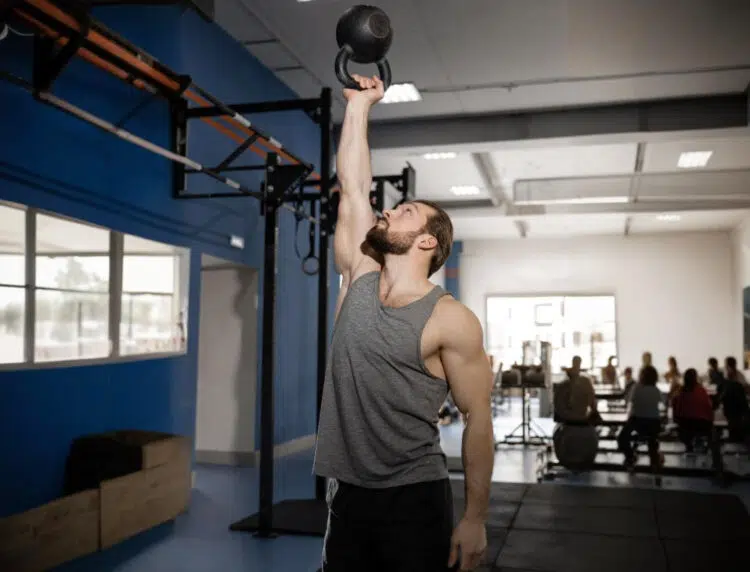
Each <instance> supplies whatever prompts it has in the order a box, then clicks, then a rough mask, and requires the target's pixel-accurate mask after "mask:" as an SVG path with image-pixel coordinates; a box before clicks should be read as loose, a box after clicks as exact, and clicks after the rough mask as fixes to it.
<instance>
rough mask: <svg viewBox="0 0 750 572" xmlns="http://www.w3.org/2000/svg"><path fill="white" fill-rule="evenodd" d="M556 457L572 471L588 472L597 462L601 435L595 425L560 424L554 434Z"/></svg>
mask: <svg viewBox="0 0 750 572" xmlns="http://www.w3.org/2000/svg"><path fill="white" fill-rule="evenodd" d="M552 443H553V445H554V449H555V455H556V456H557V459H558V460H559V461H560V464H561V465H562V466H563V467H565V468H566V469H569V470H571V471H576V472H577V471H588V470H589V469H591V467H592V466H593V464H594V461H595V460H596V454H597V450H598V448H599V435H598V434H597V431H596V427H594V426H593V425H566V424H564V423H561V424H559V425H558V426H557V427H556V428H555V431H554V433H553V434H552Z"/></svg>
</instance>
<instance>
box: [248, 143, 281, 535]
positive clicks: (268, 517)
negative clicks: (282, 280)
mask: <svg viewBox="0 0 750 572" xmlns="http://www.w3.org/2000/svg"><path fill="white" fill-rule="evenodd" d="M277 163H278V159H277V155H276V154H275V153H269V154H268V156H267V158H266V183H265V196H264V198H263V199H262V201H263V203H262V206H263V211H264V220H265V242H264V248H265V253H264V256H263V334H262V335H263V351H262V354H261V355H262V357H261V360H262V361H261V383H260V426H261V430H260V495H259V496H260V498H259V510H258V520H259V522H258V530H257V532H256V533H255V536H258V537H260V538H272V537H273V534H272V532H271V529H272V527H273V441H274V398H273V397H274V396H273V393H274V353H275V352H274V349H275V343H274V342H275V323H274V318H275V313H276V312H275V310H276V272H277V268H276V245H277V242H278V234H279V228H278V208H279V204H280V202H279V201H278V199H277V197H278V196H280V195H279V192H280V190H283V189H275V188H274V187H273V185H272V184H270V183H269V181H270V180H272V177H271V176H269V174H270V173H272V172H273V169H274V168H275V166H276V165H277Z"/></svg>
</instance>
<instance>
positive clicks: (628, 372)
mask: <svg viewBox="0 0 750 572" xmlns="http://www.w3.org/2000/svg"><path fill="white" fill-rule="evenodd" d="M622 375H623V377H622V381H623V386H622V393H623V398H624V399H625V401H630V392H631V391H633V387H634V386H635V383H636V381H635V379H633V368H632V367H626V368H625V371H624V372H623V374H622Z"/></svg>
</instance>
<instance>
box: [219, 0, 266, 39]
mask: <svg viewBox="0 0 750 572" xmlns="http://www.w3.org/2000/svg"><path fill="white" fill-rule="evenodd" d="M214 21H215V22H216V23H217V24H218V25H219V26H221V27H222V28H224V29H225V30H226V31H227V32H228V33H229V34H230V35H231V36H233V37H234V38H235V39H237V40H238V41H240V42H250V41H256V42H257V41H260V40H269V39H273V34H271V33H270V32H269V31H268V30H267V29H266V28H265V27H264V26H263V25H262V24H261V23H260V22H258V20H257V18H256V17H255V16H254V14H253V12H252V11H251V10H249V9H248V8H247V7H246V6H245V5H244V4H243V2H242V0H219V1H217V2H215V3H214Z"/></svg>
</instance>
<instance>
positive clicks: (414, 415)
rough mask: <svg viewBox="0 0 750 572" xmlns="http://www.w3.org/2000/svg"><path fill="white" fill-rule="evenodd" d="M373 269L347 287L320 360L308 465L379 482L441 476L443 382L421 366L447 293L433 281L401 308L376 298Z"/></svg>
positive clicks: (342, 477)
mask: <svg viewBox="0 0 750 572" xmlns="http://www.w3.org/2000/svg"><path fill="white" fill-rule="evenodd" d="M379 279H380V272H377V271H375V272H368V273H367V274H364V275H363V276H361V277H359V278H358V279H357V280H355V281H354V283H353V284H351V286H350V287H349V292H348V293H347V295H346V298H345V299H344V302H343V304H342V306H341V310H340V313H339V316H338V319H337V321H336V325H335V328H334V331H333V341H332V343H331V349H330V352H329V356H328V363H327V365H326V378H325V385H324V387H323V401H322V404H321V409H320V422H319V424H318V438H317V447H316V451H315V466H314V471H315V473H316V474H318V475H320V476H322V477H328V478H332V479H337V480H339V481H343V482H345V483H349V484H352V485H357V486H361V487H369V488H385V487H394V486H401V485H408V484H414V483H418V482H424V481H434V480H439V479H442V478H447V477H448V469H447V467H446V460H445V455H444V453H443V450H442V448H441V446H440V433H439V431H438V428H437V414H438V411H439V410H440V406H441V405H442V404H443V401H444V400H445V398H446V396H447V394H448V384H447V383H446V381H445V380H443V379H439V378H437V377H435V376H433V375H432V374H430V373H429V372H428V371H427V368H426V367H425V364H424V361H423V359H422V350H421V340H422V331H423V330H424V327H425V324H426V323H427V320H428V319H429V318H430V316H431V315H432V311H433V310H434V308H435V305H436V304H437V302H438V300H439V299H440V298H441V297H442V296H444V295H445V294H446V292H445V290H443V289H442V288H441V287H439V286H436V287H435V288H434V289H432V290H431V291H430V292H429V293H428V294H426V295H425V296H423V297H422V298H420V299H419V300H416V301H414V302H412V303H410V304H408V305H406V306H404V307H402V308H389V307H387V306H384V305H383V304H382V303H381V301H380V296H379V282H380V280H379Z"/></svg>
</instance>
